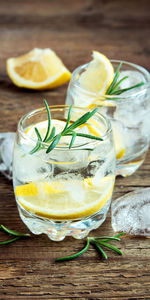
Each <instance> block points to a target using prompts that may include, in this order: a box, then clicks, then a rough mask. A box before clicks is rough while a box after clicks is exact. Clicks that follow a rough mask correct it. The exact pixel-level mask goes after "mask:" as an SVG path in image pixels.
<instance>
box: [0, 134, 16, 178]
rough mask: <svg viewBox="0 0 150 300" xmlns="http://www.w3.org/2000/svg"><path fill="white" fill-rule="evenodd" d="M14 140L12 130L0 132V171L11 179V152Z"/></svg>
mask: <svg viewBox="0 0 150 300" xmlns="http://www.w3.org/2000/svg"><path fill="white" fill-rule="evenodd" d="M14 141H15V133H14V132H4V133H0V172H2V173H3V174H4V175H5V176H6V177H7V178H8V179H12V154H13V147H14Z"/></svg>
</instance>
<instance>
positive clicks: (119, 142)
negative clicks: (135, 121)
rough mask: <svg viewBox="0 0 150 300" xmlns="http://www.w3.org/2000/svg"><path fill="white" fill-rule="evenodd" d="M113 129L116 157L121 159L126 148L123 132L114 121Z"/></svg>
mask: <svg viewBox="0 0 150 300" xmlns="http://www.w3.org/2000/svg"><path fill="white" fill-rule="evenodd" d="M111 125H112V130H113V136H114V146H115V151H116V158H117V159H121V158H123V156H124V154H125V151H126V148H125V144H124V141H123V136H122V134H121V131H120V130H119V125H118V126H117V125H116V124H114V123H112V124H111Z"/></svg>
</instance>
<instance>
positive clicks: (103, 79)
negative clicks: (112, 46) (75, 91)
mask: <svg viewBox="0 0 150 300" xmlns="http://www.w3.org/2000/svg"><path fill="white" fill-rule="evenodd" d="M113 77H114V69H113V66H112V64H111V62H110V60H109V59H108V58H107V57H106V56H105V55H103V54H102V53H100V52H97V51H93V60H92V61H91V62H90V63H89V65H88V67H87V69H86V71H85V72H83V73H82V74H81V76H80V79H79V82H80V86H81V87H82V88H84V89H86V90H87V91H89V92H92V93H97V94H105V93H106V91H107V89H108V87H109V86H110V84H111V82H112V81H113Z"/></svg>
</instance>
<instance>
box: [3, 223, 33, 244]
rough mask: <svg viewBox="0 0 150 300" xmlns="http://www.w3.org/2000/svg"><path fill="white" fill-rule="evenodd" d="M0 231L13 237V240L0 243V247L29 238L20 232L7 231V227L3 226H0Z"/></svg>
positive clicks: (28, 235) (26, 234) (27, 234)
mask: <svg viewBox="0 0 150 300" xmlns="http://www.w3.org/2000/svg"><path fill="white" fill-rule="evenodd" d="M0 230H1V231H3V232H5V233H7V234H9V235H11V236H14V238H12V239H10V240H7V241H3V242H0V245H6V244H10V243H13V242H15V241H17V240H19V239H21V238H27V237H30V234H29V233H22V232H18V231H15V230H11V229H8V228H7V227H5V226H4V225H0Z"/></svg>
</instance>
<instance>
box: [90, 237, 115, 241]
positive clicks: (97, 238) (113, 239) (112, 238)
mask: <svg viewBox="0 0 150 300" xmlns="http://www.w3.org/2000/svg"><path fill="white" fill-rule="evenodd" d="M93 239H95V240H96V241H99V240H102V241H103V242H104V241H105V242H106V241H118V242H120V239H119V238H117V237H108V236H102V237H94V238H93Z"/></svg>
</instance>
